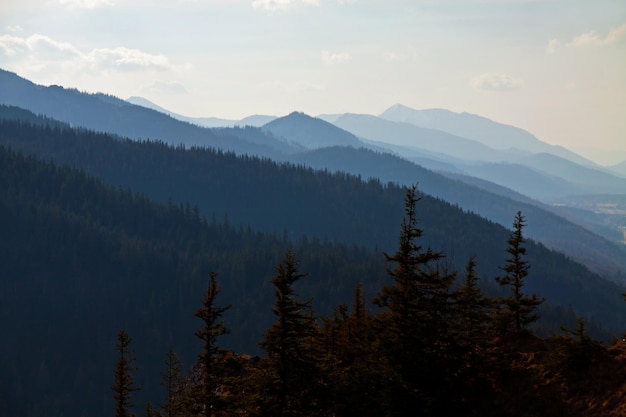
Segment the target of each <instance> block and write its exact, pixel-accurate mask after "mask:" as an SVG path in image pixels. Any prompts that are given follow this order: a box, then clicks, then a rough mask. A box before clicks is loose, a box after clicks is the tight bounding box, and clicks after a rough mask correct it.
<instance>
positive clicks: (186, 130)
mask: <svg viewBox="0 0 626 417" xmlns="http://www.w3.org/2000/svg"><path fill="white" fill-rule="evenodd" d="M0 104H8V105H13V106H17V107H21V108H24V109H28V110H30V111H32V112H34V113H35V114H45V115H47V116H49V117H53V118H55V119H57V120H60V121H63V122H67V123H70V124H71V125H72V126H82V127H86V128H89V129H93V130H96V131H101V132H110V133H115V134H118V135H120V136H123V137H128V138H131V139H147V138H150V139H153V140H162V141H164V142H166V143H170V144H173V145H179V144H182V145H186V146H206V147H214V148H217V149H222V150H227V151H233V152H236V153H240V154H255V155H264V156H274V155H276V154H277V153H284V152H291V151H293V149H291V147H290V146H289V145H288V144H287V143H286V142H284V141H282V140H279V139H276V138H274V137H273V136H271V135H267V134H265V133H263V132H262V131H260V130H259V129H256V130H255V131H252V130H247V131H245V132H244V133H245V135H241V134H240V133H241V131H242V129H241V128H231V129H229V128H221V129H207V128H202V127H199V126H196V125H194V124H191V123H187V122H182V121H180V120H176V119H174V118H173V117H171V116H168V115H165V114H163V113H161V112H158V111H156V110H153V109H149V108H146V107H143V106H137V105H134V104H130V103H128V102H127V101H124V100H121V99H119V98H117V97H113V96H109V95H105V94H100V93H98V94H87V93H82V92H79V91H78V90H74V89H66V88H63V87H59V86H50V87H44V86H40V85H36V84H34V83H32V82H30V81H28V80H26V79H24V78H21V77H19V76H17V75H16V74H14V73H11V72H8V71H4V70H1V69H0ZM244 130H245V129H244Z"/></svg>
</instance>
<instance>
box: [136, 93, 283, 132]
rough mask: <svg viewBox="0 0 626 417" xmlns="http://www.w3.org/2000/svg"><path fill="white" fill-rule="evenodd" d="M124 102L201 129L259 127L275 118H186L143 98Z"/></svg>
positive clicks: (258, 116) (254, 116)
mask: <svg viewBox="0 0 626 417" xmlns="http://www.w3.org/2000/svg"><path fill="white" fill-rule="evenodd" d="M126 101H127V102H129V103H131V104H136V105H138V106H142V107H147V108H149V109H152V110H156V111H158V112H161V113H165V114H167V115H168V116H171V117H173V118H174V119H178V120H181V121H183V122H188V123H192V124H195V125H198V126H202V127H234V126H254V127H261V126H263V125H264V124H266V123H269V122H271V121H272V120H274V119H275V118H276V117H275V116H265V115H253V116H247V117H245V118H243V119H241V120H236V119H220V118H219V117H188V116H183V115H182V114H178V113H174V112H172V111H169V110H167V109H165V108H163V107H161V106H159V105H158V104H155V103H153V102H152V101H150V100H148V99H146V98H143V97H137V96H133V97H129V98H127V99H126Z"/></svg>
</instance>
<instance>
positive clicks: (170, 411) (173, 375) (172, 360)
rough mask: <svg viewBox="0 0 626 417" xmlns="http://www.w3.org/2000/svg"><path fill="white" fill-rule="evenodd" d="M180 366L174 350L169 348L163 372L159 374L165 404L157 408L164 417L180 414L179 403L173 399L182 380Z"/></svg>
mask: <svg viewBox="0 0 626 417" xmlns="http://www.w3.org/2000/svg"><path fill="white" fill-rule="evenodd" d="M181 368H182V365H181V363H180V360H179V359H178V355H177V354H176V352H175V351H174V349H172V348H170V349H169V350H168V351H167V355H166V357H165V372H162V373H161V385H162V386H163V387H164V388H165V390H166V396H165V402H164V403H163V404H160V405H159V407H161V409H162V410H163V412H164V413H165V414H164V416H165V417H178V416H179V415H180V413H181V410H180V406H179V405H180V404H179V403H180V401H178V400H177V399H176V398H175V395H176V392H177V391H178V390H179V388H180V387H179V385H180V383H181V380H182V376H181Z"/></svg>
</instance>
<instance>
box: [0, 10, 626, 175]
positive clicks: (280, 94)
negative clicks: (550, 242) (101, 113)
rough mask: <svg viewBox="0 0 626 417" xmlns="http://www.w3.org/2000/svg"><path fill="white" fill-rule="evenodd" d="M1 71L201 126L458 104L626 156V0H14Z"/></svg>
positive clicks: (3, 18)
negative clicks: (212, 121)
mask: <svg viewBox="0 0 626 417" xmlns="http://www.w3.org/2000/svg"><path fill="white" fill-rule="evenodd" d="M0 68H3V69H5V70H9V71H12V72H15V73H17V74H18V75H20V76H22V77H24V78H27V79H29V80H31V81H33V82H35V83H37V84H42V85H52V84H56V85H61V86H64V87H68V88H69V87H71V88H77V89H79V90H81V91H86V92H103V93H108V94H112V95H115V96H117V97H120V98H123V99H126V98H128V97H130V96H141V97H144V98H147V99H148V100H150V101H153V102H154V103H156V104H158V105H160V106H162V107H164V108H166V109H168V110H170V111H173V112H176V113H180V114H183V115H186V116H195V117H220V118H227V119H241V118H243V117H246V116H249V115H252V114H267V115H275V116H283V115H286V114H288V113H290V112H292V111H302V112H305V113H307V114H309V115H312V116H316V115H319V114H328V113H346V112H350V113H365V114H374V115H377V114H380V113H382V112H383V111H384V110H386V109H387V108H389V107H390V106H392V105H394V104H397V103H400V104H403V105H406V106H409V107H412V108H415V109H429V108H444V109H448V110H451V111H455V112H468V113H473V114H478V115H481V116H484V117H487V118H489V119H492V120H495V121H498V122H501V123H506V124H511V125H514V126H517V127H520V128H523V129H525V130H528V131H530V132H531V133H533V134H534V135H536V136H537V137H538V138H539V139H541V140H543V141H545V142H548V143H552V144H555V145H561V146H565V147H567V148H569V149H572V150H574V151H577V152H579V153H581V154H583V155H584V156H587V157H589V158H591V159H593V160H595V161H596V162H599V163H602V164H614V163H617V162H620V161H623V160H626V1H624V0H593V1H592V0H157V1H147V0H41V1H39V0H2V4H1V5H0ZM0 94H1V92H0Z"/></svg>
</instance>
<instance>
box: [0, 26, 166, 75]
mask: <svg viewBox="0 0 626 417" xmlns="http://www.w3.org/2000/svg"><path fill="white" fill-rule="evenodd" d="M0 52H2V53H3V54H4V55H5V56H6V57H7V58H9V59H10V60H12V61H20V60H26V61H28V64H29V65H31V66H35V67H45V66H46V64H49V63H67V64H70V63H71V64H72V66H73V67H74V68H75V69H84V68H90V69H92V70H102V71H108V70H118V71H134V70H144V69H153V70H166V69H171V65H170V63H169V60H168V59H167V57H166V56H165V55H154V54H149V53H146V52H143V51H140V50H138V49H130V48H125V47H118V48H98V49H93V50H91V51H90V52H88V53H83V52H81V51H80V50H78V49H77V48H76V47H75V46H74V45H72V44H70V43H67V42H59V41H57V40H55V39H52V38H50V37H48V36H44V35H40V34H34V35H31V36H29V37H27V38H21V37H17V36H11V35H3V36H0Z"/></svg>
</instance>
